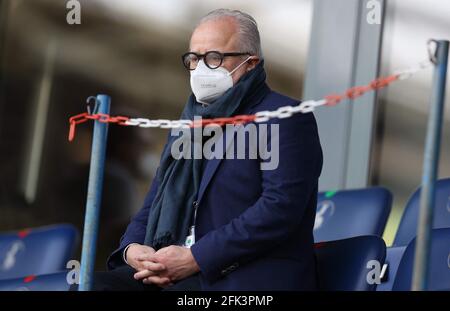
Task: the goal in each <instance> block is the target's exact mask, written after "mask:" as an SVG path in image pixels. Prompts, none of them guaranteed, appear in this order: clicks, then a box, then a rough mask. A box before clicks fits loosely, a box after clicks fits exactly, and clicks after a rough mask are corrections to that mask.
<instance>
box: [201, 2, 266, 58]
mask: <svg viewBox="0 0 450 311" xmlns="http://www.w3.org/2000/svg"><path fill="white" fill-rule="evenodd" d="M223 17H233V18H234V19H235V20H236V22H237V24H238V27H239V37H240V39H239V45H240V48H241V49H242V51H241V52H248V53H251V54H252V55H256V56H258V57H260V58H263V54H262V49H261V38H260V36H259V30H258V24H257V23H256V21H255V19H254V18H253V17H251V16H250V15H249V14H247V13H244V12H241V11H238V10H230V9H217V10H214V11H211V12H209V13H208V14H206V15H205V16H203V17H202V19H200V21H199V22H198V24H197V25H196V27H198V26H199V25H200V24H202V23H204V22H207V21H211V20H216V19H220V18H223Z"/></svg>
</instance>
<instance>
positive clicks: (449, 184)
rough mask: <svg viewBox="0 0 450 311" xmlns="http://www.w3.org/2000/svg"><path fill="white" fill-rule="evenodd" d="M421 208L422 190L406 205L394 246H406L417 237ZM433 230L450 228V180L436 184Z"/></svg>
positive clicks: (443, 180) (418, 190) (439, 181)
mask: <svg viewBox="0 0 450 311" xmlns="http://www.w3.org/2000/svg"><path fill="white" fill-rule="evenodd" d="M419 207H420V188H419V189H417V190H416V191H415V192H414V193H413V195H412V196H411V198H410V199H409V201H408V203H407V204H406V207H405V211H404V212H403V216H402V220H401V221H400V225H399V227H398V230H397V233H396V235H395V240H394V243H393V246H406V245H408V244H409V242H411V240H412V239H414V238H415V237H416V232H417V221H418V219H419ZM433 228H434V229H439V228H450V178H446V179H440V180H438V181H437V183H436V201H435V205H434V216H433Z"/></svg>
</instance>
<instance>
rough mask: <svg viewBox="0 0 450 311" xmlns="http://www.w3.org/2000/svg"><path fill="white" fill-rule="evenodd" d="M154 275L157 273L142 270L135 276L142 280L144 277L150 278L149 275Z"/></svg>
mask: <svg viewBox="0 0 450 311" xmlns="http://www.w3.org/2000/svg"><path fill="white" fill-rule="evenodd" d="M154 275H155V273H154V272H153V271H149V270H142V271H139V272H136V273H135V274H134V278H135V279H136V280H142V279H144V278H148V277H149V276H154Z"/></svg>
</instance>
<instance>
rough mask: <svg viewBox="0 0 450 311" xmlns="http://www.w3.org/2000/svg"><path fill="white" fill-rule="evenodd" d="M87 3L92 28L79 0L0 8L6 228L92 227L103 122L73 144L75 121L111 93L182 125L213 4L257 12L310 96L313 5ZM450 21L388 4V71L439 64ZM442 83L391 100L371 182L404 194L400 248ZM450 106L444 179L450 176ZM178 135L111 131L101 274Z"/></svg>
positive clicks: (270, 49) (416, 82) (384, 98)
mask: <svg viewBox="0 0 450 311" xmlns="http://www.w3.org/2000/svg"><path fill="white" fill-rule="evenodd" d="M79 2H80V3H81V7H82V14H81V25H68V24H67V22H66V14H67V12H68V10H67V9H66V1H61V0H33V1H30V0H0V176H1V178H0V231H9V230H17V229H20V228H23V227H35V226H41V225H47V224H51V223H61V222H67V223H72V224H74V225H76V226H77V227H78V228H79V230H80V232H82V224H83V218H84V208H85V200H86V190H87V180H88V169H89V157H90V144H91V132H92V123H85V124H83V125H80V126H78V129H77V136H76V138H75V141H74V142H72V143H69V142H68V141H67V135H68V119H69V117H70V116H72V115H75V114H78V113H80V112H84V111H85V110H86V99H87V98H88V97H89V96H91V95H96V94H99V93H106V94H108V95H110V96H111V97H112V114H114V115H117V114H121V115H127V116H132V117H147V118H164V119H165V118H167V119H175V118H178V117H179V114H180V112H181V110H182V107H183V106H184V104H185V101H186V99H187V97H188V95H189V94H190V86H189V74H188V72H186V70H185V69H184V67H183V66H182V63H181V60H180V56H181V54H183V53H184V52H185V51H187V49H188V44H189V38H190V34H191V32H192V30H193V27H194V25H195V24H196V22H197V21H198V20H199V18H200V17H201V16H203V15H205V14H206V13H207V12H209V11H211V10H213V9H216V8H219V7H227V8H236V9H239V10H242V11H245V12H248V13H249V14H251V15H252V16H253V17H254V18H255V19H256V20H257V22H258V25H259V29H260V32H261V37H262V45H263V50H264V55H265V58H266V70H267V73H268V83H269V85H270V86H271V88H272V89H275V90H277V91H278V92H281V93H284V94H286V95H288V96H291V97H294V98H298V99H302V98H303V97H302V94H303V83H304V74H305V66H306V64H307V61H308V55H307V54H308V43H309V39H310V30H311V20H312V14H313V0H282V1H277V2H273V1H268V0H247V1H245V2H244V1H241V0H226V1H225V0H218V1H214V2H213V1H206V0H189V1H186V0H165V1H158V0H128V1H121V0H85V1H83V0H80V1H79ZM449 16H450V2H449V1H448V0H429V1H426V2H425V1H419V0H409V1H405V0H390V1H387V7H386V20H385V23H384V28H383V39H382V57H381V68H380V73H381V74H388V73H391V72H392V71H394V70H396V69H401V68H405V67H408V66H410V65H414V64H416V63H418V62H420V61H422V60H424V59H426V57H427V51H426V42H427V40H428V39H429V38H448V37H450V19H449V18H448V17H449ZM337 61H338V60H337ZM367 82H369V81H367ZM430 86H431V70H428V71H423V72H421V73H419V74H418V75H416V76H414V78H412V79H410V80H407V81H404V82H400V83H396V84H394V85H392V86H391V87H389V88H388V89H386V90H383V91H381V92H380V93H379V97H378V102H377V120H376V129H375V131H376V138H375V140H374V146H373V150H372V152H373V157H372V160H371V168H370V169H371V180H370V185H382V186H385V187H387V188H388V189H390V190H391V191H392V192H393V194H394V208H393V211H392V214H391V217H390V219H389V222H388V226H387V229H386V232H385V236H384V237H385V240H386V242H387V244H390V243H391V241H392V238H393V234H394V233H395V229H396V227H397V226H398V222H399V220H400V216H401V213H402V209H403V206H404V205H405V203H406V201H407V199H408V197H409V195H410V194H411V193H412V192H413V191H414V190H415V189H416V188H417V187H418V185H419V184H420V182H421V174H422V161H423V148H424V140H425V133H426V123H427V117H428V108H429V95H430V90H431V88H430ZM449 97H450V96H449ZM449 97H447V105H446V110H447V111H446V116H445V125H444V135H443V146H442V153H441V163H440V174H439V175H440V177H444V176H450V163H449V161H446V159H449V156H450V128H449V127H450V122H449V121H450V114H449V111H448V110H449V109H450V98H449ZM305 99H309V98H305ZM323 109H326V108H323ZM336 122H339V120H336ZM166 135H167V132H166V131H165V130H160V129H139V128H126V127H118V126H110V134H109V138H108V151H107V165H106V172H105V186H104V193H103V203H102V210H101V218H102V220H101V225H100V236H99V251H98V256H97V268H98V269H103V268H104V267H105V260H106V257H107V255H108V254H109V253H110V252H111V251H112V250H114V249H115V248H116V246H117V245H118V241H119V238H120V236H121V235H122V233H123V232H124V230H125V228H126V225H127V224H128V222H129V220H130V218H131V217H132V216H133V215H134V214H135V213H136V212H137V210H138V209H139V208H140V207H141V204H142V202H143V198H144V196H145V194H146V192H147V190H148V187H149V186H150V183H151V181H152V178H153V175H154V173H155V170H156V167H157V165H158V161H159V153H160V151H161V149H162V146H163V144H164V142H165V138H166ZM322 190H325V189H322ZM77 258H79V256H78V257H77Z"/></svg>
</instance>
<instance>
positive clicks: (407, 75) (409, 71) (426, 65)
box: [394, 60, 433, 80]
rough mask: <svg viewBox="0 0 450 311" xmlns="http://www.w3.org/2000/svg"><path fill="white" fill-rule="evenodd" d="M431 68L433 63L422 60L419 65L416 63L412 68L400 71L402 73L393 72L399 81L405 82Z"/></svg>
mask: <svg viewBox="0 0 450 311" xmlns="http://www.w3.org/2000/svg"><path fill="white" fill-rule="evenodd" d="M431 66H433V63H432V62H431V60H424V61H422V62H420V63H418V64H417V65H415V66H412V67H411V68H409V69H406V70H402V71H395V72H394V74H396V75H398V79H399V80H406V79H409V78H411V77H412V76H413V75H414V74H415V73H417V72H419V71H421V70H424V69H427V68H429V67H431Z"/></svg>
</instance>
